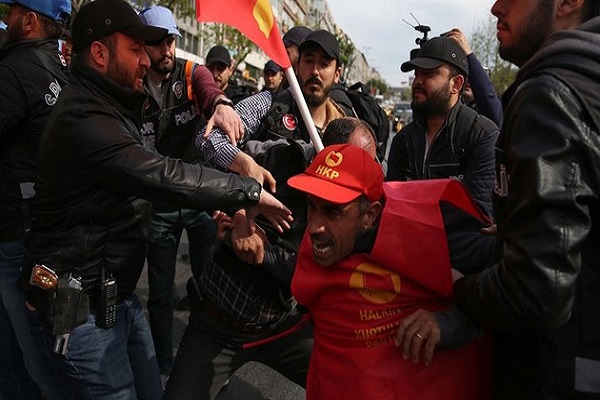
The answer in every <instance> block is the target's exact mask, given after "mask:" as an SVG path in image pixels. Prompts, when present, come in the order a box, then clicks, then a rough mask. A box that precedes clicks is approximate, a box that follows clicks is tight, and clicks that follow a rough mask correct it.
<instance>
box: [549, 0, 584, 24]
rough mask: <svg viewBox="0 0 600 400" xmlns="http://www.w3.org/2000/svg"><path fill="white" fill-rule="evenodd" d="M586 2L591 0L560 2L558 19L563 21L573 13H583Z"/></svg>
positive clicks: (562, 0)
mask: <svg viewBox="0 0 600 400" xmlns="http://www.w3.org/2000/svg"><path fill="white" fill-rule="evenodd" d="M586 1H590V0H558V5H557V9H556V17H557V18H559V19H563V18H568V17H571V16H572V15H573V13H581V10H582V9H583V5H584V3H585V2H586Z"/></svg>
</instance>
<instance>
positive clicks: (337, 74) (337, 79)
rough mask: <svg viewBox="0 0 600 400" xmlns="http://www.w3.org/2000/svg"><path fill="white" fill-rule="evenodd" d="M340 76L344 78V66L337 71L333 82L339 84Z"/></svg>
mask: <svg viewBox="0 0 600 400" xmlns="http://www.w3.org/2000/svg"><path fill="white" fill-rule="evenodd" d="M340 76H342V66H341V65H340V66H339V67H337V68H336V69H335V74H334V75H333V82H334V83H338V81H339V80H340Z"/></svg>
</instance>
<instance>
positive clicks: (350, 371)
mask: <svg viewBox="0 0 600 400" xmlns="http://www.w3.org/2000/svg"><path fill="white" fill-rule="evenodd" d="M288 184H289V186H291V187H293V188H295V189H298V190H300V191H303V192H306V193H307V194H308V215H307V230H306V234H305V236H304V240H303V242H302V244H301V245H300V250H299V253H298V261H297V264H296V270H295V274H294V278H293V281H292V293H293V294H294V297H295V298H296V299H297V300H298V302H299V303H300V304H303V305H305V306H307V307H308V309H309V310H310V312H311V314H312V318H313V324H314V336H315V341H314V347H313V353H312V356H311V365H310V368H309V375H308V381H307V388H306V390H307V398H308V399H331V398H357V399H363V398H378V399H379V398H419V399H439V398H445V399H476V398H480V397H479V396H480V395H482V394H485V393H488V392H489V390H490V389H491V385H490V384H489V380H488V378H489V376H490V374H489V372H490V370H489V368H485V367H486V366H488V365H489V360H490V352H489V348H487V347H485V346H486V344H487V343H485V342H484V343H482V342H479V341H476V340H473V339H474V337H476V336H477V335H474V336H472V335H471V334H469V333H466V331H463V332H462V333H460V334H458V335H456V333H457V332H456V331H455V332H453V331H452V330H453V329H454V330H456V329H471V327H469V326H468V324H467V327H466V328H465V327H463V325H464V324H461V323H457V322H456V321H453V322H452V323H453V324H454V325H449V324H448V321H446V320H447V319H449V318H451V317H452V315H450V311H449V310H450V309H451V303H452V278H451V265H456V266H457V267H458V266H460V269H461V270H462V271H463V272H466V273H469V272H470V268H474V267H476V266H480V265H483V264H485V261H487V260H486V259H488V258H489V255H490V254H491V252H488V253H487V254H484V253H473V254H471V256H470V258H471V260H467V257H462V260H460V261H459V258H458V255H457V253H459V252H460V251H461V245H462V246H463V247H464V244H465V242H464V237H462V233H463V232H465V229H466V228H467V227H469V229H470V231H471V232H474V233H475V234H476V235H478V236H479V237H480V238H483V239H482V240H489V238H487V237H485V236H482V235H479V233H478V229H479V228H480V226H481V225H482V224H484V223H485V222H484V221H485V220H486V218H485V217H484V215H483V214H482V213H481V211H480V210H479V209H478V208H477V206H476V205H475V203H474V202H473V200H472V199H471V198H470V197H469V196H468V193H467V191H466V190H465V188H464V186H463V185H462V184H461V183H459V182H458V181H456V180H431V181H421V182H391V183H386V184H384V183H383V172H382V168H381V166H380V165H379V164H378V163H377V162H375V161H374V160H373V157H372V155H369V154H368V153H367V152H365V151H364V150H362V149H360V148H358V147H356V146H352V145H334V146H329V147H326V148H325V149H324V150H323V151H321V152H320V153H319V154H317V156H316V157H315V159H314V161H313V162H312V163H311V165H310V166H309V167H308V168H307V169H306V171H305V172H304V173H302V174H300V175H296V176H294V177H292V178H290V179H289V180H288ZM457 221H460V224H462V225H461V227H460V229H457ZM446 233H447V234H448V236H446ZM491 248H493V246H491V247H490V249H491ZM488 262H489V261H488ZM415 311H416V313H415ZM425 311H427V312H429V313H430V314H426V312H425ZM414 316H416V317H414ZM405 321H408V323H406V322H405ZM461 322H462V321H461ZM475 332H477V329H475ZM470 335H471V336H470ZM459 336H462V337H459ZM407 343H408V344H409V346H408V347H407V346H406V344H407ZM434 349H436V350H437V351H436V355H435V358H433V360H432V359H431V356H432V353H433V350H434ZM448 349H453V350H455V351H445V350H448ZM421 354H422V355H423V358H424V359H425V364H426V365H423V364H421V363H418V360H419V357H420V355H421ZM409 356H410V358H411V359H410V360H409V359H408V358H409Z"/></svg>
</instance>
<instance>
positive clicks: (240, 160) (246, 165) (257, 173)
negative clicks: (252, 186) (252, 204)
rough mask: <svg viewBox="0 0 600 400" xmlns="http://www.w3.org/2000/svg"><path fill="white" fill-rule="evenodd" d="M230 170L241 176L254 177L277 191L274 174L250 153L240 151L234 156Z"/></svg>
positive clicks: (272, 190) (273, 190)
mask: <svg viewBox="0 0 600 400" xmlns="http://www.w3.org/2000/svg"><path fill="white" fill-rule="evenodd" d="M229 170H230V171H233V172H237V173H238V174H240V175H241V176H247V177H250V178H254V179H256V180H257V181H258V183H260V184H261V185H263V186H266V187H268V188H269V190H271V192H273V193H275V189H276V187H277V185H276V182H275V178H273V175H271V173H270V172H269V171H267V170H266V169H264V168H263V167H261V166H260V165H258V164H257V163H256V161H254V159H253V158H252V157H250V156H249V155H248V154H246V153H243V152H241V151H240V152H239V153H237V154H236V155H235V157H234V158H233V161H232V162H231V164H230V165H229Z"/></svg>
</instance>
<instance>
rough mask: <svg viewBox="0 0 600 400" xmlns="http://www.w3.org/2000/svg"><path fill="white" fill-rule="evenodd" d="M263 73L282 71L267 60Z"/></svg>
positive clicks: (277, 65) (273, 62)
mask: <svg viewBox="0 0 600 400" xmlns="http://www.w3.org/2000/svg"><path fill="white" fill-rule="evenodd" d="M263 71H265V72H266V71H272V72H280V71H283V69H282V68H281V67H280V66H279V64H277V63H276V62H275V61H273V60H269V61H267V62H266V63H265V67H264V68H263Z"/></svg>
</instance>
